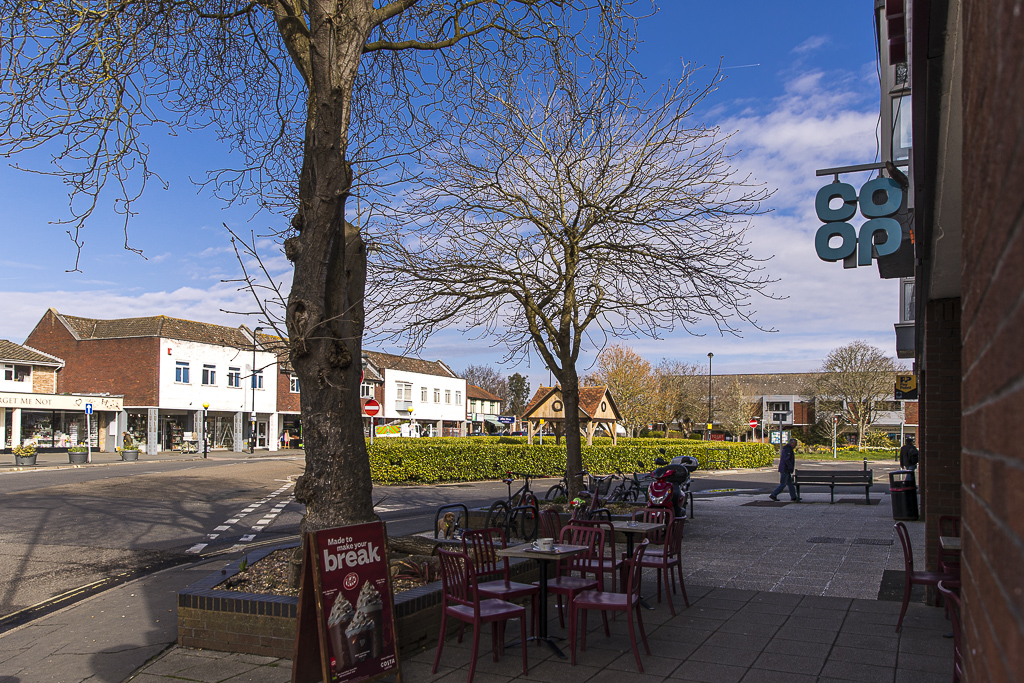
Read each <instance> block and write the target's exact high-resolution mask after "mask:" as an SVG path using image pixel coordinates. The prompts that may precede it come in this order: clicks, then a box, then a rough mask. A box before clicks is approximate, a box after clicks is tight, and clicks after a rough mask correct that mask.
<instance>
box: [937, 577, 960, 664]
mask: <svg viewBox="0 0 1024 683" xmlns="http://www.w3.org/2000/svg"><path fill="white" fill-rule="evenodd" d="M938 589H939V593H940V594H941V595H942V599H943V601H944V602H945V603H946V611H947V612H948V613H949V614H950V616H949V620H950V621H951V622H953V683H960V681H961V680H963V677H964V660H963V655H961V654H960V645H961V642H962V638H963V636H962V635H961V634H960V596H959V595H957V594H956V592H954V590H952V587H951V586H947V585H946V582H945V581H939V583H938Z"/></svg>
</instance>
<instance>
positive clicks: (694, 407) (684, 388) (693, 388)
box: [654, 359, 705, 436]
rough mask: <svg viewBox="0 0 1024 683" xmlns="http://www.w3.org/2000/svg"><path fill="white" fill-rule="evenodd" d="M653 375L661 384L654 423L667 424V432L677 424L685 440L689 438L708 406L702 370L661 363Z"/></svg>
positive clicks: (657, 394)
mask: <svg viewBox="0 0 1024 683" xmlns="http://www.w3.org/2000/svg"><path fill="white" fill-rule="evenodd" d="M654 374H655V378H656V380H657V383H658V386H657V389H658V390H657V392H656V393H655V395H654V419H655V420H656V421H658V422H662V423H664V424H665V429H666V431H667V430H670V429H672V425H673V424H678V425H679V428H680V430H681V431H682V432H683V436H689V435H690V432H692V431H693V429H692V427H693V424H694V423H695V421H696V419H697V415H698V414H699V413H700V411H701V410H703V409H704V406H705V404H704V402H703V391H704V373H703V370H702V369H701V367H700V366H698V365H696V364H693V363H683V362H680V361H674V360H668V359H662V361H661V362H660V363H658V365H657V367H656V368H655V369H654ZM666 436H667V434H666Z"/></svg>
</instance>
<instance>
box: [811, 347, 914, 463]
mask: <svg viewBox="0 0 1024 683" xmlns="http://www.w3.org/2000/svg"><path fill="white" fill-rule="evenodd" d="M899 369H900V366H899V365H898V364H897V363H896V362H895V361H894V360H893V359H892V358H889V357H888V356H886V355H885V354H884V353H883V352H882V351H881V349H878V348H876V347H874V346H871V345H870V344H868V343H867V342H864V341H859V340H858V341H855V342H852V343H850V344H847V345H846V346H840V347H839V348H837V349H833V350H832V351H830V352H829V354H828V356H827V357H826V358H825V361H824V362H823V363H822V365H821V368H820V369H819V370H818V371H817V372H818V374H817V376H816V377H815V381H814V394H815V398H816V402H817V403H822V402H823V401H830V402H832V403H829V404H827V405H829V406H831V407H832V408H833V409H834V412H833V414H836V415H839V416H840V417H841V419H843V420H845V421H846V422H848V423H849V424H850V425H851V426H853V427H855V428H856V429H857V449H858V450H860V448H861V446H862V445H863V442H864V434H865V432H867V429H868V427H869V426H870V425H871V423H873V422H874V421H875V417H876V414H877V409H876V404H877V403H878V402H879V401H884V400H891V398H892V395H893V392H894V391H895V386H896V372H897V371H898V370H899ZM840 402H841V403H840ZM830 412H832V411H830Z"/></svg>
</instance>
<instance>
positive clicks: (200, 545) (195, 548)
mask: <svg viewBox="0 0 1024 683" xmlns="http://www.w3.org/2000/svg"><path fill="white" fill-rule="evenodd" d="M207 545H209V544H208V543H196V544H195V545H194V546H192V547H191V548H189V549H188V550H186V551H185V552H186V553H193V554H195V553H198V552H199V551H201V550H202V549H203V548H205V547H206V546H207Z"/></svg>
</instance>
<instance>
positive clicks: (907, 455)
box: [900, 436, 920, 470]
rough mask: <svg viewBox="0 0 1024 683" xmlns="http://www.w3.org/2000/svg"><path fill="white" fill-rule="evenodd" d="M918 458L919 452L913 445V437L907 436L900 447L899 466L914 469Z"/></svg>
mask: <svg viewBox="0 0 1024 683" xmlns="http://www.w3.org/2000/svg"><path fill="white" fill-rule="evenodd" d="M919 458H920V452H919V451H918V450H917V446H915V445H914V437H912V436H908V437H907V442H906V443H905V444H903V448H901V449H900V467H901V468H902V469H905V470H915V469H917V461H918V459H919Z"/></svg>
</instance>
